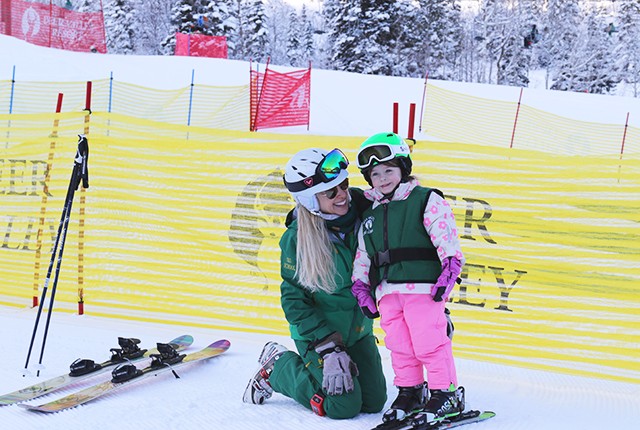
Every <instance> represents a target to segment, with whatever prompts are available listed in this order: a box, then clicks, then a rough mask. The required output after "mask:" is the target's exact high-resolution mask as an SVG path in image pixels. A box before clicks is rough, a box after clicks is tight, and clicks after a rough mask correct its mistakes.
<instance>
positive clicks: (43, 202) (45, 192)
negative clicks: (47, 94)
mask: <svg viewBox="0 0 640 430" xmlns="http://www.w3.org/2000/svg"><path fill="white" fill-rule="evenodd" d="M62 98H63V94H62V93H58V101H57V102H56V113H57V114H59V113H60V112H62ZM59 124H60V117H59V116H58V115H56V117H55V119H54V120H53V130H52V131H51V143H50V144H49V157H48V159H47V173H46V175H45V177H44V184H43V186H42V198H41V199H40V219H39V220H38V232H37V233H36V253H35V261H34V263H33V299H32V305H33V307H34V308H37V307H38V290H39V288H40V257H41V255H42V236H43V232H44V221H45V214H46V212H47V200H48V198H49V181H50V180H51V170H52V168H53V157H54V156H55V149H56V140H57V139H58V125H59Z"/></svg>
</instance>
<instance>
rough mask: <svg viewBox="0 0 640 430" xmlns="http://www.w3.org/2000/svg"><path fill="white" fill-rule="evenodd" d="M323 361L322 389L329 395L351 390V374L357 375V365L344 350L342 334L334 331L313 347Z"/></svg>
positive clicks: (337, 394)
mask: <svg viewBox="0 0 640 430" xmlns="http://www.w3.org/2000/svg"><path fill="white" fill-rule="evenodd" d="M315 350H316V352H317V353H318V354H320V356H321V357H322V359H323V361H324V366H323V370H322V389H323V390H324V391H325V392H326V393H327V394H328V395H330V396H339V395H340V394H342V393H350V392H352V391H353V376H352V374H354V375H355V376H358V367H357V366H356V364H355V363H354V362H353V361H352V360H351V357H349V354H347V352H346V351H345V350H344V344H343V343H342V336H340V333H338V332H334V333H332V334H331V335H329V336H328V337H326V338H325V339H323V340H322V341H321V342H320V343H319V344H318V345H316V348H315Z"/></svg>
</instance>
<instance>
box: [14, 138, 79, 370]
mask: <svg viewBox="0 0 640 430" xmlns="http://www.w3.org/2000/svg"><path fill="white" fill-rule="evenodd" d="M88 160H89V143H88V141H87V138H86V137H85V136H84V135H78V149H77V152H76V156H75V158H74V166H73V170H72V173H71V180H70V181H69V188H68V190H67V196H66V198H65V204H64V208H63V210H62V216H61V217H60V225H59V226H58V234H57V236H56V240H55V242H54V245H53V250H52V252H51V261H50V262H49V268H48V269H47V278H46V279H45V284H44V288H43V290H42V298H41V300H40V305H39V306H38V313H37V315H36V321H35V324H34V327H33V333H32V335H31V342H30V344H29V351H28V353H27V360H26V362H25V365H24V367H25V369H27V368H28V367H29V359H30V358H31V352H32V350H33V344H34V340H35V336H36V332H37V330H38V325H39V322H40V316H41V314H42V309H43V307H44V301H45V298H46V295H47V289H48V286H49V283H50V282H51V273H52V271H53V264H54V261H56V253H57V257H58V258H57V264H56V272H55V276H54V280H53V287H52V290H51V298H50V299H49V309H48V311H47V321H46V325H45V331H44V335H43V339H42V347H41V350H40V360H39V363H38V364H42V358H43V356H44V348H45V345H46V341H47V335H48V332H49V323H50V321H51V312H52V310H53V303H54V300H55V294H56V289H57V285H58V278H59V275H60V267H61V265H62V254H63V252H64V243H65V240H66V237H67V230H68V228H69V218H70V217H71V207H72V205H73V197H74V195H75V191H76V190H77V189H78V186H79V185H80V181H82V186H83V188H89V169H88ZM58 245H60V250H59V251H58ZM37 376H40V370H38V372H37Z"/></svg>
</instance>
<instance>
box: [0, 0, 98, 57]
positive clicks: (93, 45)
mask: <svg viewBox="0 0 640 430" xmlns="http://www.w3.org/2000/svg"><path fill="white" fill-rule="evenodd" d="M0 32H1V33H2V34H6V35H8V36H14V37H17V38H19V39H23V40H25V41H27V42H29V43H33V44H35V45H40V46H48V47H50V48H58V49H66V50H70V51H78V52H100V53H103V54H104V53H106V52H107V45H106V42H105V31H104V17H103V15H102V9H100V10H98V11H94V12H79V11H75V10H71V9H67V8H64V7H60V6H55V5H53V4H52V3H51V2H46V3H41V2H30V1H26V0H0Z"/></svg>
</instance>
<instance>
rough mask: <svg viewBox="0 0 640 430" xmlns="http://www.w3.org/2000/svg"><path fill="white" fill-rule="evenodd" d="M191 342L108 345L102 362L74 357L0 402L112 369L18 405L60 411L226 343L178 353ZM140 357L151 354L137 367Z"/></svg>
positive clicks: (212, 352)
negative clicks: (64, 369)
mask: <svg viewBox="0 0 640 430" xmlns="http://www.w3.org/2000/svg"><path fill="white" fill-rule="evenodd" d="M131 341H133V343H135V344H137V342H139V341H138V340H137V339H125V338H120V339H119V342H120V345H121V346H123V343H125V344H126V345H128V346H131V343H132V342H131ZM192 343H193V337H191V336H189V335H185V336H180V337H178V338H176V339H173V340H172V341H170V342H169V343H168V344H158V348H154V349H152V350H150V351H146V350H139V349H136V348H132V349H130V350H126V348H124V347H123V348H121V349H112V350H111V352H112V357H111V358H110V359H109V360H107V361H105V362H103V363H93V362H92V361H91V360H77V361H76V362H74V363H73V364H72V365H71V369H72V371H71V372H70V373H69V374H66V375H61V376H59V377H56V378H52V379H50V380H48V381H44V382H41V383H38V384H34V385H31V386H29V387H26V388H23V389H21V390H18V391H14V392H13V393H9V394H6V395H4V396H0V405H10V404H14V403H19V402H23V401H26V400H30V399H34V398H36V397H40V396H42V395H45V394H48V393H50V392H52V391H55V390H59V389H61V388H63V387H66V386H67V385H70V384H73V383H75V382H79V381H82V380H84V379H87V378H90V377H93V376H95V375H98V374H100V373H104V372H106V371H108V370H111V369H112V370H113V371H112V379H111V380H108V381H104V382H101V383H98V384H95V385H92V386H90V387H88V388H85V389H83V390H81V391H79V392H77V393H73V394H70V395H68V396H65V397H62V398H61V399H58V400H54V401H51V402H47V403H43V404H40V405H29V404H20V405H18V406H20V407H22V408H25V409H28V410H33V411H40V412H58V411H62V410H65V409H69V408H72V407H75V406H78V405H81V404H84V403H86V402H88V401H90V400H94V399H97V398H98V397H101V396H103V395H105V394H107V393H109V392H111V391H114V390H117V389H119V388H120V387H122V386H124V385H128V384H130V383H132V382H135V381H140V380H142V379H146V378H148V377H151V376H155V375H157V374H159V373H163V372H167V371H173V372H174V375H176V377H177V374H176V373H175V369H176V368H178V367H181V366H183V365H186V364H188V363H194V362H196V361H201V360H206V359H209V358H213V357H215V356H217V355H220V354H222V353H223V352H225V351H226V350H227V349H229V346H230V343H229V341H228V340H219V341H216V342H213V343H212V344H210V345H208V346H207V347H205V348H204V349H202V350H200V351H196V352H193V353H190V354H179V352H180V351H183V350H184V349H186V348H188V347H189V346H190V345H191V344H192ZM123 352H124V353H123ZM143 358H151V362H150V363H149V365H147V366H146V367H143V368H137V367H136V366H135V365H133V364H132V363H133V362H135V361H137V360H141V359H143Z"/></svg>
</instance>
